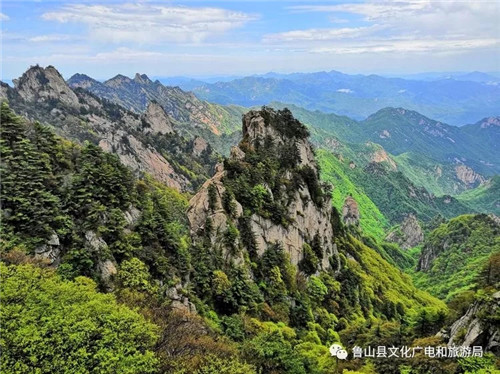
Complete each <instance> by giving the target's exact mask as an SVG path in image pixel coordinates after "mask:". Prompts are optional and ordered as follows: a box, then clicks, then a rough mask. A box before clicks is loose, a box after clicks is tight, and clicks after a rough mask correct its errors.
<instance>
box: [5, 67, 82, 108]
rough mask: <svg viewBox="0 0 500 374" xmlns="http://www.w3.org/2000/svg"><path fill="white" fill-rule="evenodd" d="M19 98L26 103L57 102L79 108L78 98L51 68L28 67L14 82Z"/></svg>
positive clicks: (54, 69)
mask: <svg viewBox="0 0 500 374" xmlns="http://www.w3.org/2000/svg"><path fill="white" fill-rule="evenodd" d="M14 85H15V88H16V90H17V92H18V94H19V95H20V96H21V98H22V99H23V100H25V101H28V102H47V101H50V100H57V101H60V102H61V103H63V104H66V105H69V106H73V107H76V106H79V103H78V97H77V96H76V94H75V93H74V92H73V91H72V90H71V88H70V87H69V86H68V85H67V83H66V81H65V80H64V78H63V77H62V75H61V74H60V73H59V72H58V71H57V70H56V68H54V67H53V66H50V65H49V66H47V67H46V68H43V67H41V66H38V65H36V66H32V67H30V68H29V69H28V70H27V71H26V72H25V73H24V74H23V75H22V76H21V77H20V78H19V79H15V80H14Z"/></svg>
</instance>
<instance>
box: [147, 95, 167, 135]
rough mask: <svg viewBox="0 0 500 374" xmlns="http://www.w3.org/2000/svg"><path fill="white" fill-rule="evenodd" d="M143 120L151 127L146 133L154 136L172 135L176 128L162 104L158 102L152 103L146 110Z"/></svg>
mask: <svg viewBox="0 0 500 374" xmlns="http://www.w3.org/2000/svg"><path fill="white" fill-rule="evenodd" d="M142 118H143V119H144V121H145V122H146V123H147V124H148V125H149V126H148V127H146V128H145V129H144V131H145V132H146V133H149V132H151V133H153V134H172V133H173V132H174V128H173V126H172V122H171V121H170V119H169V118H168V116H167V113H165V111H164V110H163V108H162V107H161V105H160V104H158V103H157V102H156V101H151V102H150V103H149V104H148V107H147V108H146V112H145V113H144V114H143V116H142Z"/></svg>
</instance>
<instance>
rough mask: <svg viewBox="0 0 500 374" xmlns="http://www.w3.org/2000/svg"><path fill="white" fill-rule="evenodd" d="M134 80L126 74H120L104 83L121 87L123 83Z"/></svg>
mask: <svg viewBox="0 0 500 374" xmlns="http://www.w3.org/2000/svg"><path fill="white" fill-rule="evenodd" d="M130 82H132V79H130V78H129V77H126V76H125V75H122V74H118V75H116V76H114V77H113V78H111V79H108V80H107V81H106V82H104V84H105V85H106V86H109V87H113V88H119V87H120V86H122V85H123V84H128V83H130Z"/></svg>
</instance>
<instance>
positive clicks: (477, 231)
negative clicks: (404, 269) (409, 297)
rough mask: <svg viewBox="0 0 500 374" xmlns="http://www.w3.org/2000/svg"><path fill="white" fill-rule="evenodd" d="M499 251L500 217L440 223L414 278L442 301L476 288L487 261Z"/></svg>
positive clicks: (462, 219)
mask: <svg viewBox="0 0 500 374" xmlns="http://www.w3.org/2000/svg"><path fill="white" fill-rule="evenodd" d="M498 252H500V223H499V222H498V218H492V217H490V216H487V215H484V214H480V215H462V216H459V217H456V218H453V219H451V220H450V221H449V222H446V223H443V224H441V225H440V226H439V227H438V228H437V229H435V230H434V231H432V232H431V233H430V234H429V235H428V236H427V238H426V240H425V242H424V245H423V249H422V253H421V255H420V260H419V264H418V267H417V270H418V271H416V272H415V273H413V274H412V275H413V279H414V280H415V283H416V284H417V285H418V287H420V288H422V289H425V290H428V291H429V292H431V293H432V294H434V295H435V296H437V297H439V298H441V299H450V298H451V297H452V296H453V295H454V294H457V293H460V292H462V291H465V290H469V289H471V288H473V287H475V286H476V281H477V277H478V274H479V272H480V271H481V269H482V268H483V266H484V264H485V263H486V261H487V260H488V258H489V257H490V256H491V255H492V254H495V253H498Z"/></svg>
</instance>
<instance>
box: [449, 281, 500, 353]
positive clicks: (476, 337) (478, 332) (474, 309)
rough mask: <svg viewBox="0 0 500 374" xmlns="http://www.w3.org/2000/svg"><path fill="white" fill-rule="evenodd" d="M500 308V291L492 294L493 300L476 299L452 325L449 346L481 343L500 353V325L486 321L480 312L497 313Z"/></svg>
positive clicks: (467, 345)
mask: <svg viewBox="0 0 500 374" xmlns="http://www.w3.org/2000/svg"><path fill="white" fill-rule="evenodd" d="M498 308H500V291H498V292H496V293H494V294H493V295H492V297H491V301H475V302H474V303H473V304H472V305H471V307H470V308H469V309H468V310H467V312H466V313H465V314H464V315H463V316H462V317H460V318H459V319H458V320H457V321H455V323H453V325H451V327H450V329H449V334H448V336H449V341H448V346H453V345H460V346H464V347H470V346H474V345H481V346H483V347H484V348H485V349H486V350H487V351H489V352H493V353H495V354H500V325H495V324H494V323H485V321H484V320H483V319H481V317H480V313H483V314H484V313H486V314H487V315H495V314H496V313H498V312H497V311H498Z"/></svg>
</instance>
